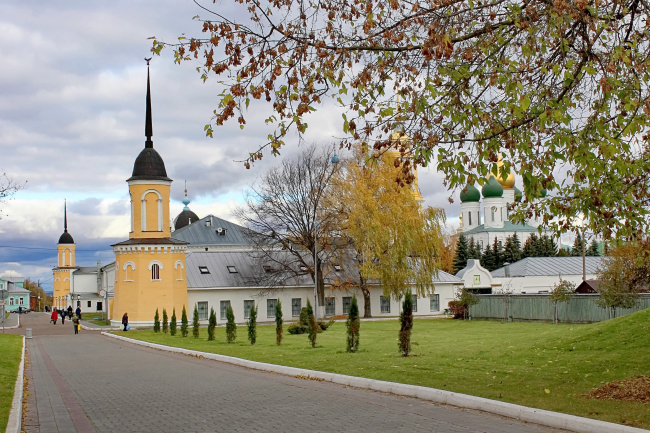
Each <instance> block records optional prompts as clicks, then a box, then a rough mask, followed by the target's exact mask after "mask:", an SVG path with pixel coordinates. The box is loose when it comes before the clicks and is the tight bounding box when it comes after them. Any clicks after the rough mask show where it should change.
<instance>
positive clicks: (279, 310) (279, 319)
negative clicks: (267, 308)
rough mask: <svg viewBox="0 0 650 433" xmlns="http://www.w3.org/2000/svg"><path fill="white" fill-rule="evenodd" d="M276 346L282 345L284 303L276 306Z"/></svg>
mask: <svg viewBox="0 0 650 433" xmlns="http://www.w3.org/2000/svg"><path fill="white" fill-rule="evenodd" d="M275 344H277V345H278V346H279V345H281V344H282V303H281V302H280V300H279V299H278V303H277V304H275Z"/></svg>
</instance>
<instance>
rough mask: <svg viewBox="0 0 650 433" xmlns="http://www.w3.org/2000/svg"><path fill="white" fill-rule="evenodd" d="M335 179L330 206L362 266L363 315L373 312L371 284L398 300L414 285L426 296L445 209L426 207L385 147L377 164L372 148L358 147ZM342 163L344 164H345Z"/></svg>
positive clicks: (437, 262)
mask: <svg viewBox="0 0 650 433" xmlns="http://www.w3.org/2000/svg"><path fill="white" fill-rule="evenodd" d="M355 150H356V154H355V157H354V158H351V159H350V160H348V161H346V162H345V163H344V166H343V167H342V168H341V170H340V171H339V173H338V175H337V177H335V179H334V185H333V191H334V192H335V193H334V194H332V196H331V197H330V199H329V200H328V201H327V206H328V207H330V208H331V209H335V212H333V213H334V214H335V215H337V216H338V218H339V227H340V232H341V236H342V237H343V238H347V240H348V242H347V243H348V245H349V247H348V251H350V252H351V255H352V256H353V257H354V260H355V261H356V264H357V266H358V273H359V281H355V282H354V285H355V286H358V287H359V289H360V290H361V292H362V294H363V298H364V317H370V288H369V286H370V284H371V283H374V284H377V283H379V284H381V286H382V287H383V289H384V294H386V295H388V296H391V295H392V296H393V297H394V298H395V299H398V298H399V297H401V296H402V294H403V293H404V291H405V290H406V289H407V288H409V290H410V288H411V287H412V286H414V287H415V290H416V291H417V293H418V294H419V295H421V296H427V295H428V294H429V293H430V291H431V289H432V288H433V278H434V277H435V276H436V275H437V272H438V269H440V259H441V250H442V238H443V235H442V225H443V224H444V221H445V216H444V211H442V210H441V209H434V208H431V207H426V208H422V207H421V205H420V203H419V202H418V201H417V200H416V196H415V194H414V190H413V188H412V187H411V186H402V185H400V184H399V182H396V179H397V178H398V177H399V172H400V171H401V165H400V164H399V160H397V159H395V157H393V156H392V155H393V154H394V152H386V153H385V154H384V155H382V156H381V157H380V158H378V159H377V160H376V162H375V163H374V164H372V165H368V164H366V161H367V160H368V159H369V158H372V154H371V151H370V150H369V149H368V148H367V147H364V146H363V145H362V146H359V147H358V148H356V149H355ZM341 164H343V163H341Z"/></svg>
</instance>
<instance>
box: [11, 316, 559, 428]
mask: <svg viewBox="0 0 650 433" xmlns="http://www.w3.org/2000/svg"><path fill="white" fill-rule="evenodd" d="M21 321H22V326H21V327H20V328H18V329H14V330H8V331H9V332H15V333H19V334H24V330H25V328H31V329H32V334H33V338H32V339H28V340H26V341H27V356H28V360H29V364H28V366H27V369H26V376H27V378H28V381H29V396H28V400H27V405H26V408H27V410H26V413H25V416H24V420H25V421H24V424H23V430H24V431H25V432H26V433H31V432H41V433H50V432H52V433H55V432H65V433H71V432H84V433H85V432H119V433H121V432H214V431H229V432H305V431H309V432H339V431H340V432H343V431H345V432H349V431H360V432H396V431H397V432H400V431H409V432H450V433H454V432H458V433H463V432H499V433H508V432H512V433H515V432H516V433H522V432H540V433H541V432H556V431H558V430H556V429H552V428H547V427H541V426H538V425H534V424H527V423H523V422H519V421H515V420H512V419H507V418H503V417H500V416H497V415H493V414H488V413H482V412H477V411H470V410H463V409H459V408H455V407H450V406H444V405H437V404H432V403H430V402H426V401H421V400H418V399H414V398H407V397H399V396H395V395H389V394H382V393H379V392H373V391H365V390H360V389H356V388H347V387H344V386H340V385H336V384H332V383H327V382H319V381H313V380H304V379H298V378H295V377H289V376H283V375H279V374H272V373H265V372H259V371H256V370H250V369H246V368H242V367H237V366H233V365H230V364H224V363H221V362H216V361H211V360H206V359H200V358H196V357H191V356H185V355H180V354H174V353H168V352H163V351H158V350H154V349H149V348H145V347H141V346H137V345H134V344H130V343H124V342H121V341H119V340H114V339H111V338H107V337H103V336H101V335H100V334H99V332H96V331H88V330H85V331H84V330H82V331H81V332H80V334H79V335H74V332H73V328H72V323H68V322H67V321H66V323H65V325H61V324H60V322H59V323H58V324H57V325H51V324H49V317H48V316H47V315H46V314H44V313H40V314H39V313H29V314H26V315H22V316H21Z"/></svg>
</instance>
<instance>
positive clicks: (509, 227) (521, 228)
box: [463, 221, 537, 235]
mask: <svg viewBox="0 0 650 433" xmlns="http://www.w3.org/2000/svg"><path fill="white" fill-rule="evenodd" d="M536 231H537V229H536V228H535V227H533V226H529V225H528V224H514V223H512V222H510V221H504V222H503V227H499V228H495V227H493V228H485V224H481V225H480V226H476V227H474V228H473V229H471V230H467V231H466V232H463V234H464V235H469V234H475V233H483V232H488V233H490V232H536Z"/></svg>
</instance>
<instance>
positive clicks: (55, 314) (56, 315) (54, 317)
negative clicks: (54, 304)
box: [50, 308, 59, 325]
mask: <svg viewBox="0 0 650 433" xmlns="http://www.w3.org/2000/svg"><path fill="white" fill-rule="evenodd" d="M58 318H59V314H58V313H57V312H56V308H52V316H50V321H51V322H52V323H54V324H55V325H56V320H57V319H58Z"/></svg>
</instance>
